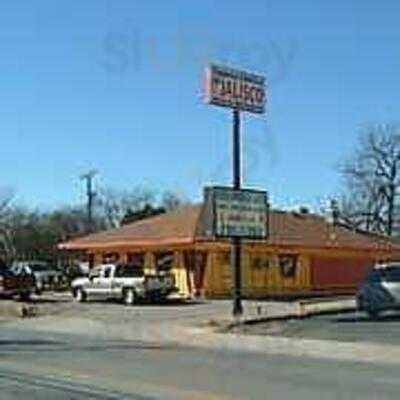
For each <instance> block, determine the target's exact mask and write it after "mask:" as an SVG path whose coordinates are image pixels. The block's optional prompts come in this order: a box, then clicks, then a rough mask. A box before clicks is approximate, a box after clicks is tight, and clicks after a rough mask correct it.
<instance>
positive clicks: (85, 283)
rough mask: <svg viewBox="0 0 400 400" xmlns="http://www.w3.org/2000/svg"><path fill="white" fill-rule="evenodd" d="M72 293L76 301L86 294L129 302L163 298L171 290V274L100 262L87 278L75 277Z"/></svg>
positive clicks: (172, 290) (173, 288) (173, 282)
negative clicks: (147, 271)
mask: <svg viewBox="0 0 400 400" xmlns="http://www.w3.org/2000/svg"><path fill="white" fill-rule="evenodd" d="M71 287H72V293H73V296H74V298H75V299H76V300H77V301H80V302H82V301H85V300H87V299H88V298H89V297H92V298H103V299H108V298H109V299H118V300H122V301H123V302H124V303H125V304H127V305H131V304H134V303H136V302H138V301H139V300H151V301H163V300H165V299H166V298H167V296H168V295H169V294H171V293H173V292H175V291H177V288H176V287H175V281H174V277H173V275H172V274H169V273H159V274H144V273H143V271H142V270H140V269H138V268H135V267H133V266H130V265H125V264H118V265H114V264H103V265H100V266H98V267H95V268H93V269H92V270H91V271H90V273H89V276H88V277H82V278H77V279H75V280H74V281H73V282H72V284H71Z"/></svg>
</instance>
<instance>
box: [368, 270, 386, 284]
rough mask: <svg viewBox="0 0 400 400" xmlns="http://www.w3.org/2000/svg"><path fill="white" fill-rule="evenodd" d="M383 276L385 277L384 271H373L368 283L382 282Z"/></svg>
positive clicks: (369, 275)
mask: <svg viewBox="0 0 400 400" xmlns="http://www.w3.org/2000/svg"><path fill="white" fill-rule="evenodd" d="M382 276H383V273H382V270H373V271H371V272H370V273H369V274H368V276H367V278H366V281H367V282H380V281H381V280H382Z"/></svg>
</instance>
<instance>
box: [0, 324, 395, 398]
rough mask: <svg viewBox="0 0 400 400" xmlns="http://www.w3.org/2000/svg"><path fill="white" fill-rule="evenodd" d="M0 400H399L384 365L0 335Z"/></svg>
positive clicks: (391, 371)
mask: <svg viewBox="0 0 400 400" xmlns="http://www.w3.org/2000/svg"><path fill="white" fill-rule="evenodd" d="M0 332H1V335H0V360H1V362H0V390H1V392H0V393H1V399H2V400H3V399H4V400H9V399H12V400H14V399H22V400H23V399H41V400H43V399H44V400H47V399H49V400H50V399H55V400H57V399H110V400H114V399H138V400H153V399H166V400H168V399H199V400H202V399H207V400H212V399H242V400H243V399H284V400H290V399H296V400H303V399H304V400H305V399H307V400H312V399H363V400H364V399H398V398H399V392H400V379H399V378H400V372H399V370H398V368H393V366H389V365H384V364H371V363H356V362H345V361H337V360H336V361H334V360H322V359H315V358H307V357H294V356H287V355H265V354H256V353H243V352H239V351H224V350H220V351H219V350H207V349H199V348H192V347H185V346H171V345H160V344H159V343H154V344H152V343H150V342H141V341H136V340H115V339H114V340H111V339H110V340H104V339H94V338H93V337H89V336H84V335H73V334H60V333H48V334H44V333H43V332H35V331H30V330H28V329H26V328H25V329H23V330H16V329H15V327H14V328H7V327H4V326H3V327H2V328H1V331H0Z"/></svg>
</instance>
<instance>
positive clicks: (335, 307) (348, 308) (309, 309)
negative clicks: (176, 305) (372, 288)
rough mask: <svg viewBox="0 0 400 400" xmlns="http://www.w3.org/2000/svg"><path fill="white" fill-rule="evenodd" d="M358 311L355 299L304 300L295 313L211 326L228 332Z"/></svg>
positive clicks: (214, 323) (243, 318)
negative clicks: (268, 323)
mask: <svg viewBox="0 0 400 400" xmlns="http://www.w3.org/2000/svg"><path fill="white" fill-rule="evenodd" d="M356 309H357V307H356V302H355V300H354V299H346V300H322V301H317V302H316V301H312V300H302V301H298V302H297V305H296V309H295V310H294V311H290V312H286V313H282V314H275V315H264V316H263V315H257V316H244V317H242V318H240V319H237V320H234V321H229V322H228V321H214V320H213V321H209V325H210V326H211V325H214V326H215V327H216V332H227V331H229V330H230V329H232V328H235V327H237V326H240V325H255V324H257V323H266V322H275V321H287V320H291V319H305V318H311V317H313V316H316V315H330V314H338V313H345V312H353V311H355V310H356Z"/></svg>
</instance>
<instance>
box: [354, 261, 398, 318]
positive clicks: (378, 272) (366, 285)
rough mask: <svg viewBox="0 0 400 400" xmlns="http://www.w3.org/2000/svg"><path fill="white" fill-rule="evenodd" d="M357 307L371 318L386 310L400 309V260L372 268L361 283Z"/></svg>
mask: <svg viewBox="0 0 400 400" xmlns="http://www.w3.org/2000/svg"><path fill="white" fill-rule="evenodd" d="M356 300H357V308H358V309H359V310H360V311H365V312H367V313H368V314H369V315H370V316H371V317H372V318H376V317H378V316H379V314H380V313H381V312H384V311H387V310H400V262H398V263H388V264H385V265H380V266H379V268H374V269H373V270H372V271H371V272H370V273H369V274H368V275H367V277H366V278H365V280H364V281H363V283H362V284H361V286H360V288H359V290H358V292H357V296H356Z"/></svg>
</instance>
